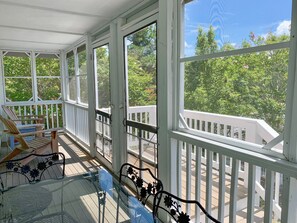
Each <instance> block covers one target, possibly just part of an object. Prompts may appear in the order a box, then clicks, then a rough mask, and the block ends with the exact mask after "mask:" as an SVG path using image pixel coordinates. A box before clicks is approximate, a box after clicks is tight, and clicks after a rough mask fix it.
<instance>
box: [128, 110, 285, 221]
mask: <svg viewBox="0 0 297 223" xmlns="http://www.w3.org/2000/svg"><path fill="white" fill-rule="evenodd" d="M128 114H129V115H128V118H130V120H133V121H138V122H143V123H146V124H152V125H155V124H156V119H155V118H154V117H156V115H155V114H156V106H142V107H130V108H129V113H128ZM148 117H152V118H148ZM184 119H185V121H186V123H187V125H188V127H189V128H192V129H197V130H201V131H205V132H209V133H213V134H218V135H222V136H226V137H231V138H236V139H239V140H243V141H246V142H251V143H256V144H260V145H262V144H263V143H265V142H269V141H271V140H272V139H274V138H275V137H277V136H278V133H277V132H276V131H275V130H274V129H272V128H271V127H270V126H269V125H268V124H267V123H266V122H265V121H263V120H259V119H251V118H243V117H236V116H228V115H220V114H212V113H206V112H197V111H190V110H185V111H184ZM128 131H129V130H128ZM128 141H129V145H134V144H135V145H137V138H135V137H134V138H133V137H131V136H129V139H128ZM180 148H181V149H180V151H181V155H182V157H186V156H189V155H187V153H188V152H189V151H190V152H191V160H192V162H194V163H195V165H196V164H197V163H200V164H201V165H204V166H207V165H208V162H209V158H208V157H207V153H208V151H207V150H205V149H204V148H200V150H199V155H198V156H197V154H196V152H197V149H195V147H193V148H187V147H185V146H182V147H180ZM274 150H275V151H277V152H282V143H279V144H278V145H277V146H276V147H275V148H274ZM197 158H198V159H199V160H196V159H197ZM220 159H224V161H221V162H220ZM211 160H212V162H211V167H212V169H213V170H217V171H218V170H220V167H221V164H222V163H224V173H225V174H227V175H228V176H232V175H233V174H234V173H233V172H232V171H234V168H232V163H233V159H232V157H224V156H223V158H222V156H221V155H220V154H219V153H213V154H212V156H211ZM237 163H238V164H237ZM236 165H237V171H236V176H237V177H238V180H240V181H241V182H242V183H243V186H244V187H245V188H248V186H249V171H248V169H249V166H250V165H249V163H248V162H244V161H243V160H237V161H236ZM265 172H266V170H265V169H264V168H263V167H261V166H257V167H255V181H254V182H253V184H254V185H253V187H254V188H255V191H256V194H255V196H254V203H255V204H257V205H258V206H260V205H261V200H263V201H265V191H266V190H265V186H264V185H263V184H261V181H263V179H266V176H265ZM187 177H188V176H187ZM274 177H275V182H274V184H275V188H274V190H273V197H274V198H275V199H274V200H273V211H274V217H275V218H276V219H279V218H280V213H281V208H280V205H279V196H280V194H281V191H280V188H281V186H282V175H281V174H280V173H278V172H276V173H275V174H274ZM243 200H244V199H243ZM242 203H244V202H241V205H240V206H241V209H243V208H246V207H247V204H246V202H245V205H244V204H242Z"/></svg>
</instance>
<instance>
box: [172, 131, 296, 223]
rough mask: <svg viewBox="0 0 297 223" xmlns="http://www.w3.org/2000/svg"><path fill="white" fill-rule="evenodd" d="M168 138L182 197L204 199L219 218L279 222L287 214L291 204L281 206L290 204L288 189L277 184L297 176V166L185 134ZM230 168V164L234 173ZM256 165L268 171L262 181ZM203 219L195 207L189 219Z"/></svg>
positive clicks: (222, 219)
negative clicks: (245, 176) (244, 174)
mask: <svg viewBox="0 0 297 223" xmlns="http://www.w3.org/2000/svg"><path fill="white" fill-rule="evenodd" d="M170 137H171V151H176V154H175V156H176V158H175V159H174V161H173V163H172V166H171V172H177V177H174V178H173V179H176V181H174V182H171V185H173V188H174V187H175V190H176V193H177V194H178V195H179V196H181V197H183V198H186V199H195V200H198V201H200V202H201V203H202V205H203V206H204V207H206V209H207V210H208V212H209V213H212V215H213V216H214V217H216V218H218V219H219V220H220V221H221V222H238V221H239V220H240V219H241V220H242V219H246V222H254V221H256V222H269V223H270V222H278V221H279V220H280V219H281V214H282V212H283V213H286V212H287V210H285V209H283V208H287V207H288V206H286V205H283V206H282V207H283V208H282V207H281V205H280V204H285V203H286V202H289V201H287V200H285V197H286V196H284V195H285V193H286V192H287V191H282V190H280V188H279V182H280V181H282V180H281V178H285V177H286V178H290V177H291V178H295V177H296V175H297V174H296V173H297V166H296V165H295V166H294V165H292V164H291V163H289V162H287V161H283V160H279V159H278V158H273V157H270V156H266V155H259V154H257V153H255V152H250V151H247V150H243V149H239V148H237V147H234V146H226V145H224V144H221V143H216V144H212V143H211V142H210V141H209V140H207V139H203V138H201V137H194V136H190V135H189V134H186V133H181V132H171V133H170ZM193 150H194V151H195V153H193ZM184 151H185V152H184ZM194 154H195V157H194ZM214 156H217V157H218V168H215V165H214V162H213V158H214ZM203 159H205V160H206V162H205V163H203ZM226 160H228V161H229V162H230V164H229V165H226V163H227V162H226ZM241 163H246V164H247V167H248V168H247V169H246V170H245V171H246V172H248V180H247V186H245V185H244V184H243V182H242V179H241V177H240V169H241ZM227 168H230V170H231V171H230V172H231V173H230V174H229V173H228V172H229V171H227ZM257 169H262V170H264V172H263V176H262V178H261V181H257V174H258V172H257ZM175 185H177V186H175ZM259 197H260V199H259ZM281 199H282V200H281ZM256 216H257V217H256ZM199 217H200V212H199V211H195V210H192V212H191V218H195V222H204V219H199ZM256 218H257V219H256ZM296 220H297V219H296ZM296 222H297V221H296Z"/></svg>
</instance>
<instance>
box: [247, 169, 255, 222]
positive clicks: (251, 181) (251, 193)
mask: <svg viewBox="0 0 297 223" xmlns="http://www.w3.org/2000/svg"><path fill="white" fill-rule="evenodd" d="M248 166H249V168H248V169H249V176H248V206H247V223H253V222H254V206H255V183H256V167H255V166H254V165H252V164H249V165H248Z"/></svg>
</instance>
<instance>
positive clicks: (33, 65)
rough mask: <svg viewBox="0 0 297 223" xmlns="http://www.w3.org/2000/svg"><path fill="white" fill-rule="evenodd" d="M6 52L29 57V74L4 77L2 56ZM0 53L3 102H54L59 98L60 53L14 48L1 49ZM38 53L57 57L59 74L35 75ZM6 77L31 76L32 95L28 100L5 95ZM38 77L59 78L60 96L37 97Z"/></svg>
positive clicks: (19, 77)
mask: <svg viewBox="0 0 297 223" xmlns="http://www.w3.org/2000/svg"><path fill="white" fill-rule="evenodd" d="M8 53H21V54H26V55H27V56H28V57H29V59H30V72H31V75H30V76H28V77H22V76H16V77H5V73H4V61H3V59H4V57H5V56H6V54H8ZM1 54H2V60H1V61H0V62H1V64H2V78H3V98H4V101H5V103H23V102H38V101H46V102H55V101H59V100H61V97H62V78H61V61H60V54H59V53H57V52H43V51H41V52H37V51H28V50H27V51H15V50H3V51H1ZM40 54H46V55H55V56H56V57H57V59H59V64H60V76H55V77H49V76H42V77H41V76H37V74H36V58H37V57H38V55H40ZM7 78H14V79H23V78H31V81H32V89H31V91H32V97H31V98H30V99H29V100H28V101H10V100H9V99H8V98H7V97H6V85H5V79H7ZM38 78H59V79H60V80H61V92H60V93H61V96H60V97H59V98H58V99H56V100H42V99H40V98H39V97H38V90H37V87H38V86H37V79H38Z"/></svg>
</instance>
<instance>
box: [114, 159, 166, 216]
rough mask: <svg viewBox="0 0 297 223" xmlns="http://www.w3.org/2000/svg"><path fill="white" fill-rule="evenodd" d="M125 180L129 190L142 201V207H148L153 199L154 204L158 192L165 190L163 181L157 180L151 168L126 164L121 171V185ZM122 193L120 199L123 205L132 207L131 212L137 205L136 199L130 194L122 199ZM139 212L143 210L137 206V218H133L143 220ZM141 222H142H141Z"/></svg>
mask: <svg viewBox="0 0 297 223" xmlns="http://www.w3.org/2000/svg"><path fill="white" fill-rule="evenodd" d="M144 175H145V176H144ZM124 179H126V181H125V183H126V185H127V188H129V189H131V190H133V191H132V193H133V192H134V195H135V199H137V200H138V201H140V202H141V204H142V205H146V204H147V202H148V200H149V199H150V198H152V200H151V202H152V201H153V197H154V196H155V195H156V193H157V192H158V191H161V190H163V184H162V182H161V180H159V179H158V178H156V177H155V176H154V174H153V173H152V171H151V170H150V169H149V168H138V167H136V166H134V165H132V164H130V163H124V164H123V165H122V166H121V169H120V179H119V183H120V185H121V184H122V183H123V180H124ZM129 182H130V184H129ZM131 183H132V184H131ZM133 187H134V188H133ZM123 191H124V190H121V192H120V193H123ZM120 193H119V196H118V197H119V199H120V200H121V202H123V203H125V202H126V205H127V206H129V207H130V209H129V210H130V211H131V210H132V209H133V208H131V205H134V204H135V203H136V202H133V199H134V198H132V197H131V196H129V195H128V194H126V195H123V196H122V197H121V194H120ZM118 208H119V201H118V207H117V209H118ZM138 210H141V208H139V207H137V205H136V206H135V213H134V215H135V216H133V218H134V220H135V219H141V215H142V214H141V213H140V212H139V211H138ZM117 213H118V211H117ZM130 214H131V213H130ZM131 217H132V214H131ZM117 221H118V215H117ZM139 221H140V222H141V220H139Z"/></svg>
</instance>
